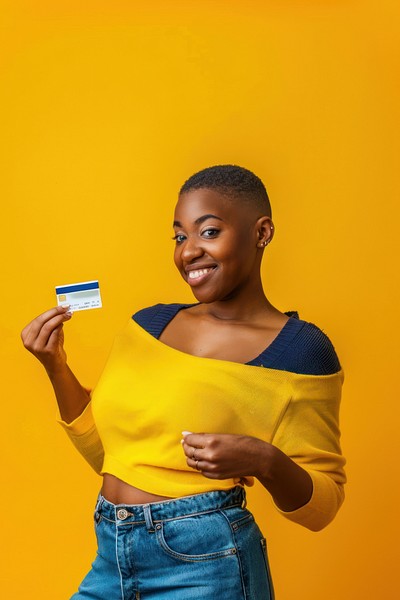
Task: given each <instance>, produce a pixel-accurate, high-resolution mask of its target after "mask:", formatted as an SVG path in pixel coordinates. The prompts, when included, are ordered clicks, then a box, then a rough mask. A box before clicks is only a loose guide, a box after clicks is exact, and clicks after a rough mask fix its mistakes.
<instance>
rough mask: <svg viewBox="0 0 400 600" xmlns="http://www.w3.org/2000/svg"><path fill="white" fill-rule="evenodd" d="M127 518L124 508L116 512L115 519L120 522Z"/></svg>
mask: <svg viewBox="0 0 400 600" xmlns="http://www.w3.org/2000/svg"><path fill="white" fill-rule="evenodd" d="M127 516H128V511H127V510H126V509H125V508H119V509H118V510H117V518H118V519H119V520H120V521H124V520H125V519H126V517H127Z"/></svg>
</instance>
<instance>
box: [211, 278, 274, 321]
mask: <svg viewBox="0 0 400 600" xmlns="http://www.w3.org/2000/svg"><path fill="white" fill-rule="evenodd" d="M203 310H204V313H205V314H207V315H209V316H210V317H213V318H215V319H219V320H224V321H256V320H258V319H259V318H260V317H265V316H266V315H267V314H268V313H269V314H272V313H277V312H279V311H277V309H276V308H274V307H273V306H272V304H271V303H270V302H269V300H268V298H267V297H266V296H265V294H264V291H263V289H262V286H261V285H260V286H259V289H257V290H255V289H253V290H251V291H250V292H249V290H246V291H244V290H243V291H242V292H238V293H236V294H235V295H234V296H232V297H229V298H226V299H224V300H218V301H216V302H210V303H209V304H203Z"/></svg>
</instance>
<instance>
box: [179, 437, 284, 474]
mask: <svg viewBox="0 0 400 600" xmlns="http://www.w3.org/2000/svg"><path fill="white" fill-rule="evenodd" d="M183 435H184V438H183V440H182V447H183V451H184V453H185V456H186V462H187V464H188V466H189V467H191V468H192V469H197V470H198V471H201V473H202V474H203V475H204V477H208V478H209V479H229V478H232V477H234V478H237V477H250V476H254V477H257V476H258V472H259V468H260V465H261V464H262V469H263V471H264V472H265V470H266V469H267V470H268V462H269V461H271V460H272V456H273V446H271V444H268V443H267V442H263V441H262V440H260V439H258V438H254V437H251V436H247V435H232V434H225V433H186V432H184V434H183Z"/></svg>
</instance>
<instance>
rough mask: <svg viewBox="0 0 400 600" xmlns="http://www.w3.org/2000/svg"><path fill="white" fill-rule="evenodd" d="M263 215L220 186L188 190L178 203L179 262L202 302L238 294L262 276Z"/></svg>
mask: <svg viewBox="0 0 400 600" xmlns="http://www.w3.org/2000/svg"><path fill="white" fill-rule="evenodd" d="M259 220H260V219H257V215H256V214H255V212H254V210H252V207H251V206H249V205H248V204H247V203H243V204H241V203H240V201H238V200H236V199H231V198H228V197H226V196H225V195H223V194H220V193H219V192H217V191H216V190H212V189H207V188H205V189H199V190H193V191H190V192H187V193H185V194H182V195H181V196H180V197H179V200H178V203H177V205H176V208H175V216H174V230H175V238H174V239H175V243H176V246H175V253H174V260H175V264H176V266H177V268H178V270H179V272H180V274H181V275H182V277H183V279H184V280H185V281H186V282H187V283H188V284H189V285H190V287H191V288H192V291H193V294H194V295H195V297H196V298H197V300H199V301H200V302H206V303H208V302H215V301H218V300H226V299H230V298H233V297H235V296H236V295H237V294H238V293H239V292H241V291H243V290H244V289H245V288H246V287H249V288H250V287H251V286H252V285H253V283H254V281H255V278H256V279H257V280H258V277H259V268H260V260H261V253H260V248H259V247H258V246H257V243H258V242H259V240H260V234H259V230H258V225H257V224H258V221H259Z"/></svg>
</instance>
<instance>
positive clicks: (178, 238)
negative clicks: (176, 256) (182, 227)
mask: <svg viewBox="0 0 400 600" xmlns="http://www.w3.org/2000/svg"><path fill="white" fill-rule="evenodd" d="M172 239H173V240H175V242H176V243H177V244H182V242H184V241H185V239H186V236H184V235H183V234H182V233H177V234H176V235H174V237H173V238H172Z"/></svg>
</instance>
